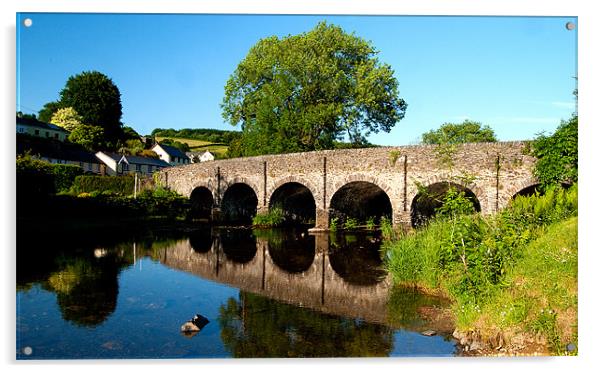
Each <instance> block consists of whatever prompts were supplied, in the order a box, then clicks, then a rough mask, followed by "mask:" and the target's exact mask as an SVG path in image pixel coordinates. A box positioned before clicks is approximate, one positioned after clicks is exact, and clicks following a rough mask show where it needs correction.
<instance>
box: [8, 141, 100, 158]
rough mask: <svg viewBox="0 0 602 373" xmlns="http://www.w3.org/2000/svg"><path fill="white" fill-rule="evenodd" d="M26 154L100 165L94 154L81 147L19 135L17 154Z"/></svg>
mask: <svg viewBox="0 0 602 373" xmlns="http://www.w3.org/2000/svg"><path fill="white" fill-rule="evenodd" d="M26 152H29V153H31V154H32V155H39V156H41V157H45V158H53V159H63V160H66V161H74V162H88V163H100V162H99V160H98V159H97V158H96V157H95V156H94V154H93V153H89V152H87V151H85V150H84V149H83V148H82V147H81V146H79V145H76V144H69V143H63V142H60V141H54V140H48V139H40V138H37V137H33V136H27V135H19V134H17V154H25V153H26Z"/></svg>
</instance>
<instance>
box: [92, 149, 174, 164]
mask: <svg viewBox="0 0 602 373" xmlns="http://www.w3.org/2000/svg"><path fill="white" fill-rule="evenodd" d="M103 154H105V155H106V156H108V157H110V158H111V159H113V160H114V161H115V162H117V163H119V162H120V161H121V159H122V158H123V159H125V161H126V162H127V163H128V164H145V165H152V166H159V167H169V166H171V165H170V164H169V163H167V162H165V161H164V160H161V159H156V158H150V157H139V156H137V155H121V154H118V153H108V152H103Z"/></svg>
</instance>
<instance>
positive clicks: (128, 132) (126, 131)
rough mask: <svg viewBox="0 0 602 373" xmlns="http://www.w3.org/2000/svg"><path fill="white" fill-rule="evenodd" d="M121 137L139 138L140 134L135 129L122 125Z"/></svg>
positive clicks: (128, 138)
mask: <svg viewBox="0 0 602 373" xmlns="http://www.w3.org/2000/svg"><path fill="white" fill-rule="evenodd" d="M123 139H124V140H126V141H127V140H138V141H141V140H140V135H139V134H138V132H136V130H135V129H133V128H132V127H129V126H123Z"/></svg>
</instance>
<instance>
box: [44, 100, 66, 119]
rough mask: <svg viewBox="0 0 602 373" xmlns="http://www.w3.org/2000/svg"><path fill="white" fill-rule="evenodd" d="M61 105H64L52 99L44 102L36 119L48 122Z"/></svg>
mask: <svg viewBox="0 0 602 373" xmlns="http://www.w3.org/2000/svg"><path fill="white" fill-rule="evenodd" d="M62 107H64V106H63V105H61V104H60V103H59V102H57V101H52V102H48V103H46V104H44V107H43V108H42V110H40V111H39V112H38V120H39V121H40V122H44V123H50V122H51V120H52V116H53V115H54V113H56V112H57V111H58V110H59V109H60V108H62Z"/></svg>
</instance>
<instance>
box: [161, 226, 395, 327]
mask: <svg viewBox="0 0 602 373" xmlns="http://www.w3.org/2000/svg"><path fill="white" fill-rule="evenodd" d="M197 250H198V249H197ZM247 259H249V260H248V261H246V262H245V263H237V262H236V261H233V260H229V259H227V253H225V252H224V247H223V246H222V243H221V242H220V240H218V239H214V240H213V244H212V245H211V248H210V249H209V250H208V251H205V250H199V251H195V248H194V247H193V245H192V244H191V241H190V240H182V241H179V242H178V243H177V244H176V245H174V246H171V247H169V248H166V249H165V250H164V252H163V253H162V255H161V258H160V260H161V262H162V263H163V264H165V265H167V266H169V267H171V268H175V269H179V270H183V271H186V272H190V273H192V274H195V275H198V276H200V277H203V278H205V279H208V280H212V281H216V282H220V283H224V284H227V285H231V286H233V287H237V288H240V289H241V290H243V291H247V292H252V293H255V294H259V295H263V296H266V297H269V298H272V299H276V300H279V301H283V302H286V303H290V304H295V305H300V306H303V307H308V308H311V309H314V310H317V311H320V312H323V313H327V314H333V315H339V316H345V317H348V318H362V319H364V320H367V321H371V322H375V323H380V324H385V323H386V315H387V311H386V304H387V299H388V292H389V287H390V279H389V278H388V277H387V278H384V279H383V280H382V281H380V282H378V283H376V284H374V285H367V286H361V285H354V284H351V283H348V282H346V281H345V280H344V279H343V278H341V277H340V276H339V275H338V274H337V273H336V272H335V271H334V269H333V268H332V266H331V263H330V259H329V254H328V236H326V235H318V236H316V239H315V251H314V259H313V262H312V263H311V265H310V266H309V268H307V270H305V271H303V272H300V273H290V272H287V271H286V270H284V269H282V268H280V267H279V266H278V265H277V264H276V263H275V262H274V261H273V260H272V258H271V256H270V254H269V247H268V241H267V240H262V239H257V242H256V251H255V252H254V256H253V257H252V259H251V258H250V256H247Z"/></svg>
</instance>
